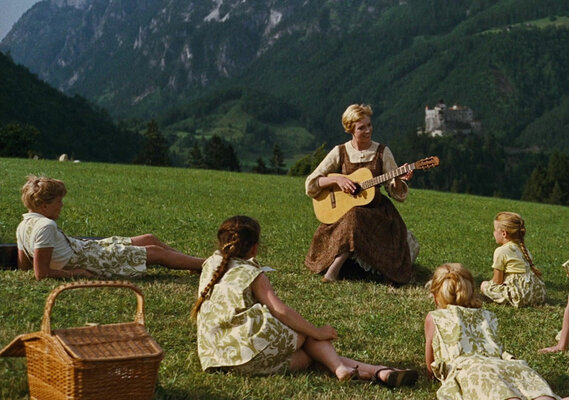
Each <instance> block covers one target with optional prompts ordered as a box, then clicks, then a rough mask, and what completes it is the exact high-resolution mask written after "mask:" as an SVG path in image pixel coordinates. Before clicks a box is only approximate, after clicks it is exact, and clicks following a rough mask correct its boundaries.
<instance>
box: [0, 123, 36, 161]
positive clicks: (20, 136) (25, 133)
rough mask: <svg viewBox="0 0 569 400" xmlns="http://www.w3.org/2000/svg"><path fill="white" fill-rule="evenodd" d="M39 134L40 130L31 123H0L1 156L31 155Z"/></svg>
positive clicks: (21, 156) (22, 156)
mask: <svg viewBox="0 0 569 400" xmlns="http://www.w3.org/2000/svg"><path fill="white" fill-rule="evenodd" d="M39 136H40V133H39V131H38V130H37V129H36V128H35V127H33V126H30V125H23V126H22V125H20V124H19V123H12V124H6V125H4V126H1V125H0V157H20V158H24V157H31V156H32V155H33V153H34V151H36V149H37V147H36V146H37V141H38V139H39Z"/></svg>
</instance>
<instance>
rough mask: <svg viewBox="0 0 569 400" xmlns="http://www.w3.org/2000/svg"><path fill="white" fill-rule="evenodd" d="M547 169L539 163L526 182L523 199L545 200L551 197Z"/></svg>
mask: <svg viewBox="0 0 569 400" xmlns="http://www.w3.org/2000/svg"><path fill="white" fill-rule="evenodd" d="M548 186H549V184H548V182H547V171H546V170H545V168H543V167H542V166H541V165H538V166H537V167H536V168H535V169H534V170H533V172H532V173H531V176H530V177H529V179H528V181H527V182H526V184H525V187H524V191H523V194H522V200H526V201H535V202H543V201H545V200H546V199H548V198H549V190H548Z"/></svg>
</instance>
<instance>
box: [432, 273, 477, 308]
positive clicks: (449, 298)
mask: <svg viewBox="0 0 569 400" xmlns="http://www.w3.org/2000/svg"><path fill="white" fill-rule="evenodd" d="M429 283H430V291H431V294H432V295H433V297H434V298H435V302H436V303H437V306H439V307H440V308H446V307H447V305H449V304H450V305H457V306H462V307H470V308H479V307H480V306H481V305H482V301H481V300H480V298H479V297H478V296H476V295H475V294H474V278H473V277H472V273H471V272H470V271H469V270H468V269H466V268H465V267H464V266H463V265H462V264H460V263H448V264H443V265H441V266H439V267H438V268H437V269H436V270H435V273H434V274H433V279H431V281H430V282H429Z"/></svg>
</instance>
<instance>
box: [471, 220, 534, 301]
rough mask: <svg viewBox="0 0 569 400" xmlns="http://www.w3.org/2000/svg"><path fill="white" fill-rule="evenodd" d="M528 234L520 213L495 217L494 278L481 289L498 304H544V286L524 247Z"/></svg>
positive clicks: (485, 282)
mask: <svg viewBox="0 0 569 400" xmlns="http://www.w3.org/2000/svg"><path fill="white" fill-rule="evenodd" d="M525 234H526V228H525V224H524V220H523V219H522V217H521V216H520V215H519V214H516V213H513V212H500V213H498V214H497V215H496V218H494V239H496V243H498V244H499V245H500V247H498V248H497V249H496V250H495V251H494V262H493V264H492V268H493V269H494V276H493V278H492V280H491V281H484V282H482V284H481V285H480V290H481V291H482V293H483V294H484V295H485V296H486V297H488V298H490V299H491V300H492V301H494V302H496V303H499V304H503V303H507V304H511V305H513V306H514V307H523V306H531V305H539V304H543V303H544V302H545V284H544V283H543V281H542V280H541V278H540V277H541V271H539V270H538V269H537V268H536V267H535V265H534V264H533V260H532V257H531V254H530V253H529V251H528V249H527V247H526V245H525V242H524V236H525Z"/></svg>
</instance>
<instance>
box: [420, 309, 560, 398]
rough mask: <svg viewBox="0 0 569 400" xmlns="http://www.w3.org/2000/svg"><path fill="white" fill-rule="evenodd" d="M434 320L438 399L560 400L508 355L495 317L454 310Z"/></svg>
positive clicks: (434, 313)
mask: <svg viewBox="0 0 569 400" xmlns="http://www.w3.org/2000/svg"><path fill="white" fill-rule="evenodd" d="M429 314H430V315H431V317H432V318H433V321H434V324H435V332H434V334H433V354H434V359H435V361H434V362H433V363H432V364H431V366H432V368H433V373H434V374H435V377H436V378H437V379H439V380H440V381H441V382H442V385H441V387H440V389H439V390H438V391H437V398H438V399H441V400H442V399H444V400H446V399H457V400H458V399H465V400H466V399H472V400H479V399H485V400H504V399H509V398H521V399H533V398H536V397H539V396H551V397H553V398H555V399H560V398H559V397H558V396H556V395H555V394H554V393H553V392H552V391H551V389H550V387H549V385H548V384H547V382H546V381H545V380H544V379H543V378H542V377H541V376H539V375H538V374H537V372H535V371H534V370H533V369H531V368H530V367H529V366H528V365H527V363H526V362H525V361H523V360H515V359H514V357H513V356H512V355H511V354H509V353H507V352H505V351H504V350H503V348H502V345H501V343H500V340H499V338H498V335H497V328H498V322H497V319H496V316H495V315H494V313H492V312H490V311H488V310H483V309H478V308H465V307H460V306H453V305H449V306H447V308H446V309H438V310H435V311H431V312H430V313H429Z"/></svg>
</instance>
